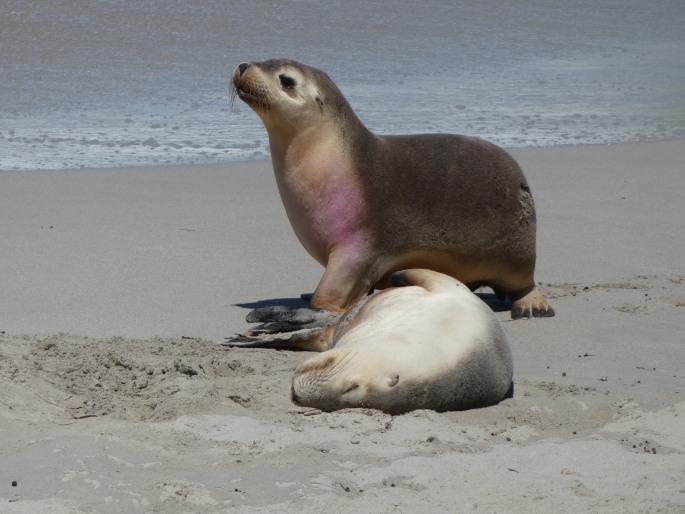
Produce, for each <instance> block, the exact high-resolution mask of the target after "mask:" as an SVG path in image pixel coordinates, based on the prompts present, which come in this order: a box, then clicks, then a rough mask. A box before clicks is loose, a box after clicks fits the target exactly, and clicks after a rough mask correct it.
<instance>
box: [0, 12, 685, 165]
mask: <svg viewBox="0 0 685 514" xmlns="http://www.w3.org/2000/svg"><path fill="white" fill-rule="evenodd" d="M0 45H1V46H0V169H4V170H32V169H71V168H81V167H121V166H130V165H151V166H154V165H162V164H164V165H168V164H188V163H221V162H228V161H236V160H247V159H255V158H266V157H268V155H269V150H268V138H267V135H266V132H265V130H264V128H263V126H262V124H261V122H260V121H259V119H258V118H257V116H256V115H255V114H254V113H253V112H252V111H251V110H250V109H249V108H247V107H246V106H245V105H243V104H242V103H241V102H240V101H239V100H238V101H236V103H235V104H234V105H233V107H232V108H231V107H230V105H229V95H228V88H229V77H230V73H231V71H232V70H233V68H234V67H235V66H236V65H237V64H239V63H240V62H243V61H250V60H263V59H267V58H272V57H288V58H292V59H296V60H299V61H302V62H305V63H307V64H311V65H313V66H316V67H319V68H322V69H324V70H325V71H326V72H327V73H328V74H329V75H330V76H331V77H332V78H333V79H334V80H335V81H336V83H337V84H338V86H339V87H340V88H341V90H342V91H343V92H344V94H345V95H346V97H347V98H348V100H349V101H350V103H351V104H352V106H353V107H354V108H355V110H356V111H357V113H358V114H359V116H360V117H361V119H362V120H363V121H364V123H366V124H367V126H368V127H369V128H370V129H372V130H373V131H375V132H377V133H381V134H401V133H422V132H449V133H461V134H469V135H477V136H480V137H484V138H486V139H489V140H491V141H494V142H496V143H498V144H500V145H503V146H505V147H522V146H548V145H573V144H609V143H629V142H639V141H662V140H672V139H684V138H685V2H683V1H682V0H654V1H651V2H645V1H643V0H567V1H560V0H548V1H543V0H481V1H478V2H472V1H468V0H453V1H447V0H445V1H436V0H424V1H422V2H415V1H412V0H329V1H323V0H322V1H315V0H311V1H310V0H279V1H266V0H265V1H254V0H252V1H249V0H234V1H219V0H204V1H199V0H197V1H182V0H146V1H145V2H140V1H133V0H129V1H127V0H62V1H58V0H42V1H40V2H36V1H34V0H2V2H1V3H0Z"/></svg>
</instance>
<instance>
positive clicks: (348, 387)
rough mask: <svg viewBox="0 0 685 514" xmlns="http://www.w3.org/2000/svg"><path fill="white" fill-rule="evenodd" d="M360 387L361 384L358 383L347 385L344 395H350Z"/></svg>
mask: <svg viewBox="0 0 685 514" xmlns="http://www.w3.org/2000/svg"><path fill="white" fill-rule="evenodd" d="M358 387H359V384H358V383H357V382H351V383H349V384H347V386H346V387H345V390H344V391H343V392H342V394H345V393H349V392H350V391H354V390H355V389H357V388H358Z"/></svg>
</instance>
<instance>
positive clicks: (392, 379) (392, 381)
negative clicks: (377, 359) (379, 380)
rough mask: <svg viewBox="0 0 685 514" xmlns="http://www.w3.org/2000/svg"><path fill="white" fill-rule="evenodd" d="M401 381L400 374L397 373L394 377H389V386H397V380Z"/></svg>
mask: <svg viewBox="0 0 685 514" xmlns="http://www.w3.org/2000/svg"><path fill="white" fill-rule="evenodd" d="M399 381H400V376H399V375H395V376H394V377H390V378H388V387H395V386H396V385H397V382H399Z"/></svg>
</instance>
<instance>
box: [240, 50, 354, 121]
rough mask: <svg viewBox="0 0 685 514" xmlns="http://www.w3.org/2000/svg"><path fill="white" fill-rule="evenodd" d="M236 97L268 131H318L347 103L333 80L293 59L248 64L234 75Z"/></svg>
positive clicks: (242, 64) (241, 66)
mask: <svg viewBox="0 0 685 514" xmlns="http://www.w3.org/2000/svg"><path fill="white" fill-rule="evenodd" d="M232 86H233V89H232V99H233V98H235V97H236V96H237V97H238V98H240V99H241V100H242V101H244V102H245V103H246V104H247V105H249V106H250V107H251V108H252V109H253V110H254V111H255V112H256V113H257V114H258V115H259V117H260V118H261V119H262V122H263V123H264V125H265V127H266V129H267V131H269V134H271V133H272V132H273V131H274V130H276V131H279V132H283V131H291V132H292V131H298V130H304V129H307V130H309V129H312V128H316V127H317V125H319V124H320V123H323V122H325V121H326V119H327V117H326V115H325V113H326V112H327V111H328V110H329V109H331V108H333V109H337V108H339V107H340V106H339V104H340V103H341V102H340V101H341V100H342V102H343V103H344V104H346V101H345V100H344V98H343V97H342V94H341V93H340V91H339V90H338V88H337V86H336V85H335V84H334V83H333V81H332V80H331V79H330V77H329V76H328V75H327V74H326V73H324V72H323V71H321V70H318V69H316V68H312V67H310V66H306V65H304V64H301V63H299V62H296V61H291V60H289V59H271V60H268V61H261V62H244V63H241V64H239V65H238V67H237V68H236V69H235V70H234V71H233V75H232Z"/></svg>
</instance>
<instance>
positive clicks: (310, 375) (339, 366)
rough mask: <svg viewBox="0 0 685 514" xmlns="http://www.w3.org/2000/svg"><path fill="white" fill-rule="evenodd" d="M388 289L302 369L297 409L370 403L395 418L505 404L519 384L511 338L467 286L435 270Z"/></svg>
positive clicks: (407, 274)
mask: <svg viewBox="0 0 685 514" xmlns="http://www.w3.org/2000/svg"><path fill="white" fill-rule="evenodd" d="M392 282H393V283H394V284H397V285H404V286H405V287H395V288H391V289H386V290H385V291H381V292H379V293H377V294H375V295H373V296H369V297H367V298H365V299H363V300H362V301H361V302H359V305H357V306H355V307H354V308H353V309H352V310H351V311H350V312H348V313H345V314H344V315H343V316H342V318H341V320H340V321H339V323H338V325H337V327H336V329H335V331H334V333H333V335H332V337H330V338H329V341H328V346H330V347H331V349H329V350H327V351H324V352H323V353H321V354H318V355H316V356H315V357H312V358H310V359H309V360H307V361H305V362H304V363H302V364H301V365H300V366H299V367H298V368H297V369H296V370H295V375H294V377H293V379H292V384H291V398H292V401H293V402H294V403H296V404H297V405H302V406H308V407H316V408H319V409H322V410H326V411H332V410H337V409H343V408H347V407H368V408H374V409H379V410H382V411H385V412H388V413H391V414H399V413H403V412H407V411H410V410H414V409H433V410H436V411H439V412H440V411H447V410H464V409H470V408H475V407H486V406H488V405H493V404H495V403H498V402H499V401H500V400H502V399H503V398H505V397H506V396H507V393H508V392H509V391H510V389H511V387H512V376H513V364H512V357H511V351H510V349H509V341H508V338H507V334H506V332H505V331H504V329H503V328H502V325H501V324H500V322H499V320H498V319H497V318H496V317H495V315H494V313H493V312H492V310H491V309H490V308H489V307H488V306H487V305H486V304H485V303H484V302H483V301H482V300H481V299H480V298H478V297H477V296H476V295H475V294H473V293H472V292H471V291H469V289H468V288H467V287H466V286H465V285H464V284H462V283H461V282H459V281H457V280H455V279H453V278H451V277H448V276H446V275H443V274H441V273H437V272H435V271H429V270H423V269H419V270H416V269H415V270H406V271H401V272H397V273H394V274H393V275H392Z"/></svg>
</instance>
